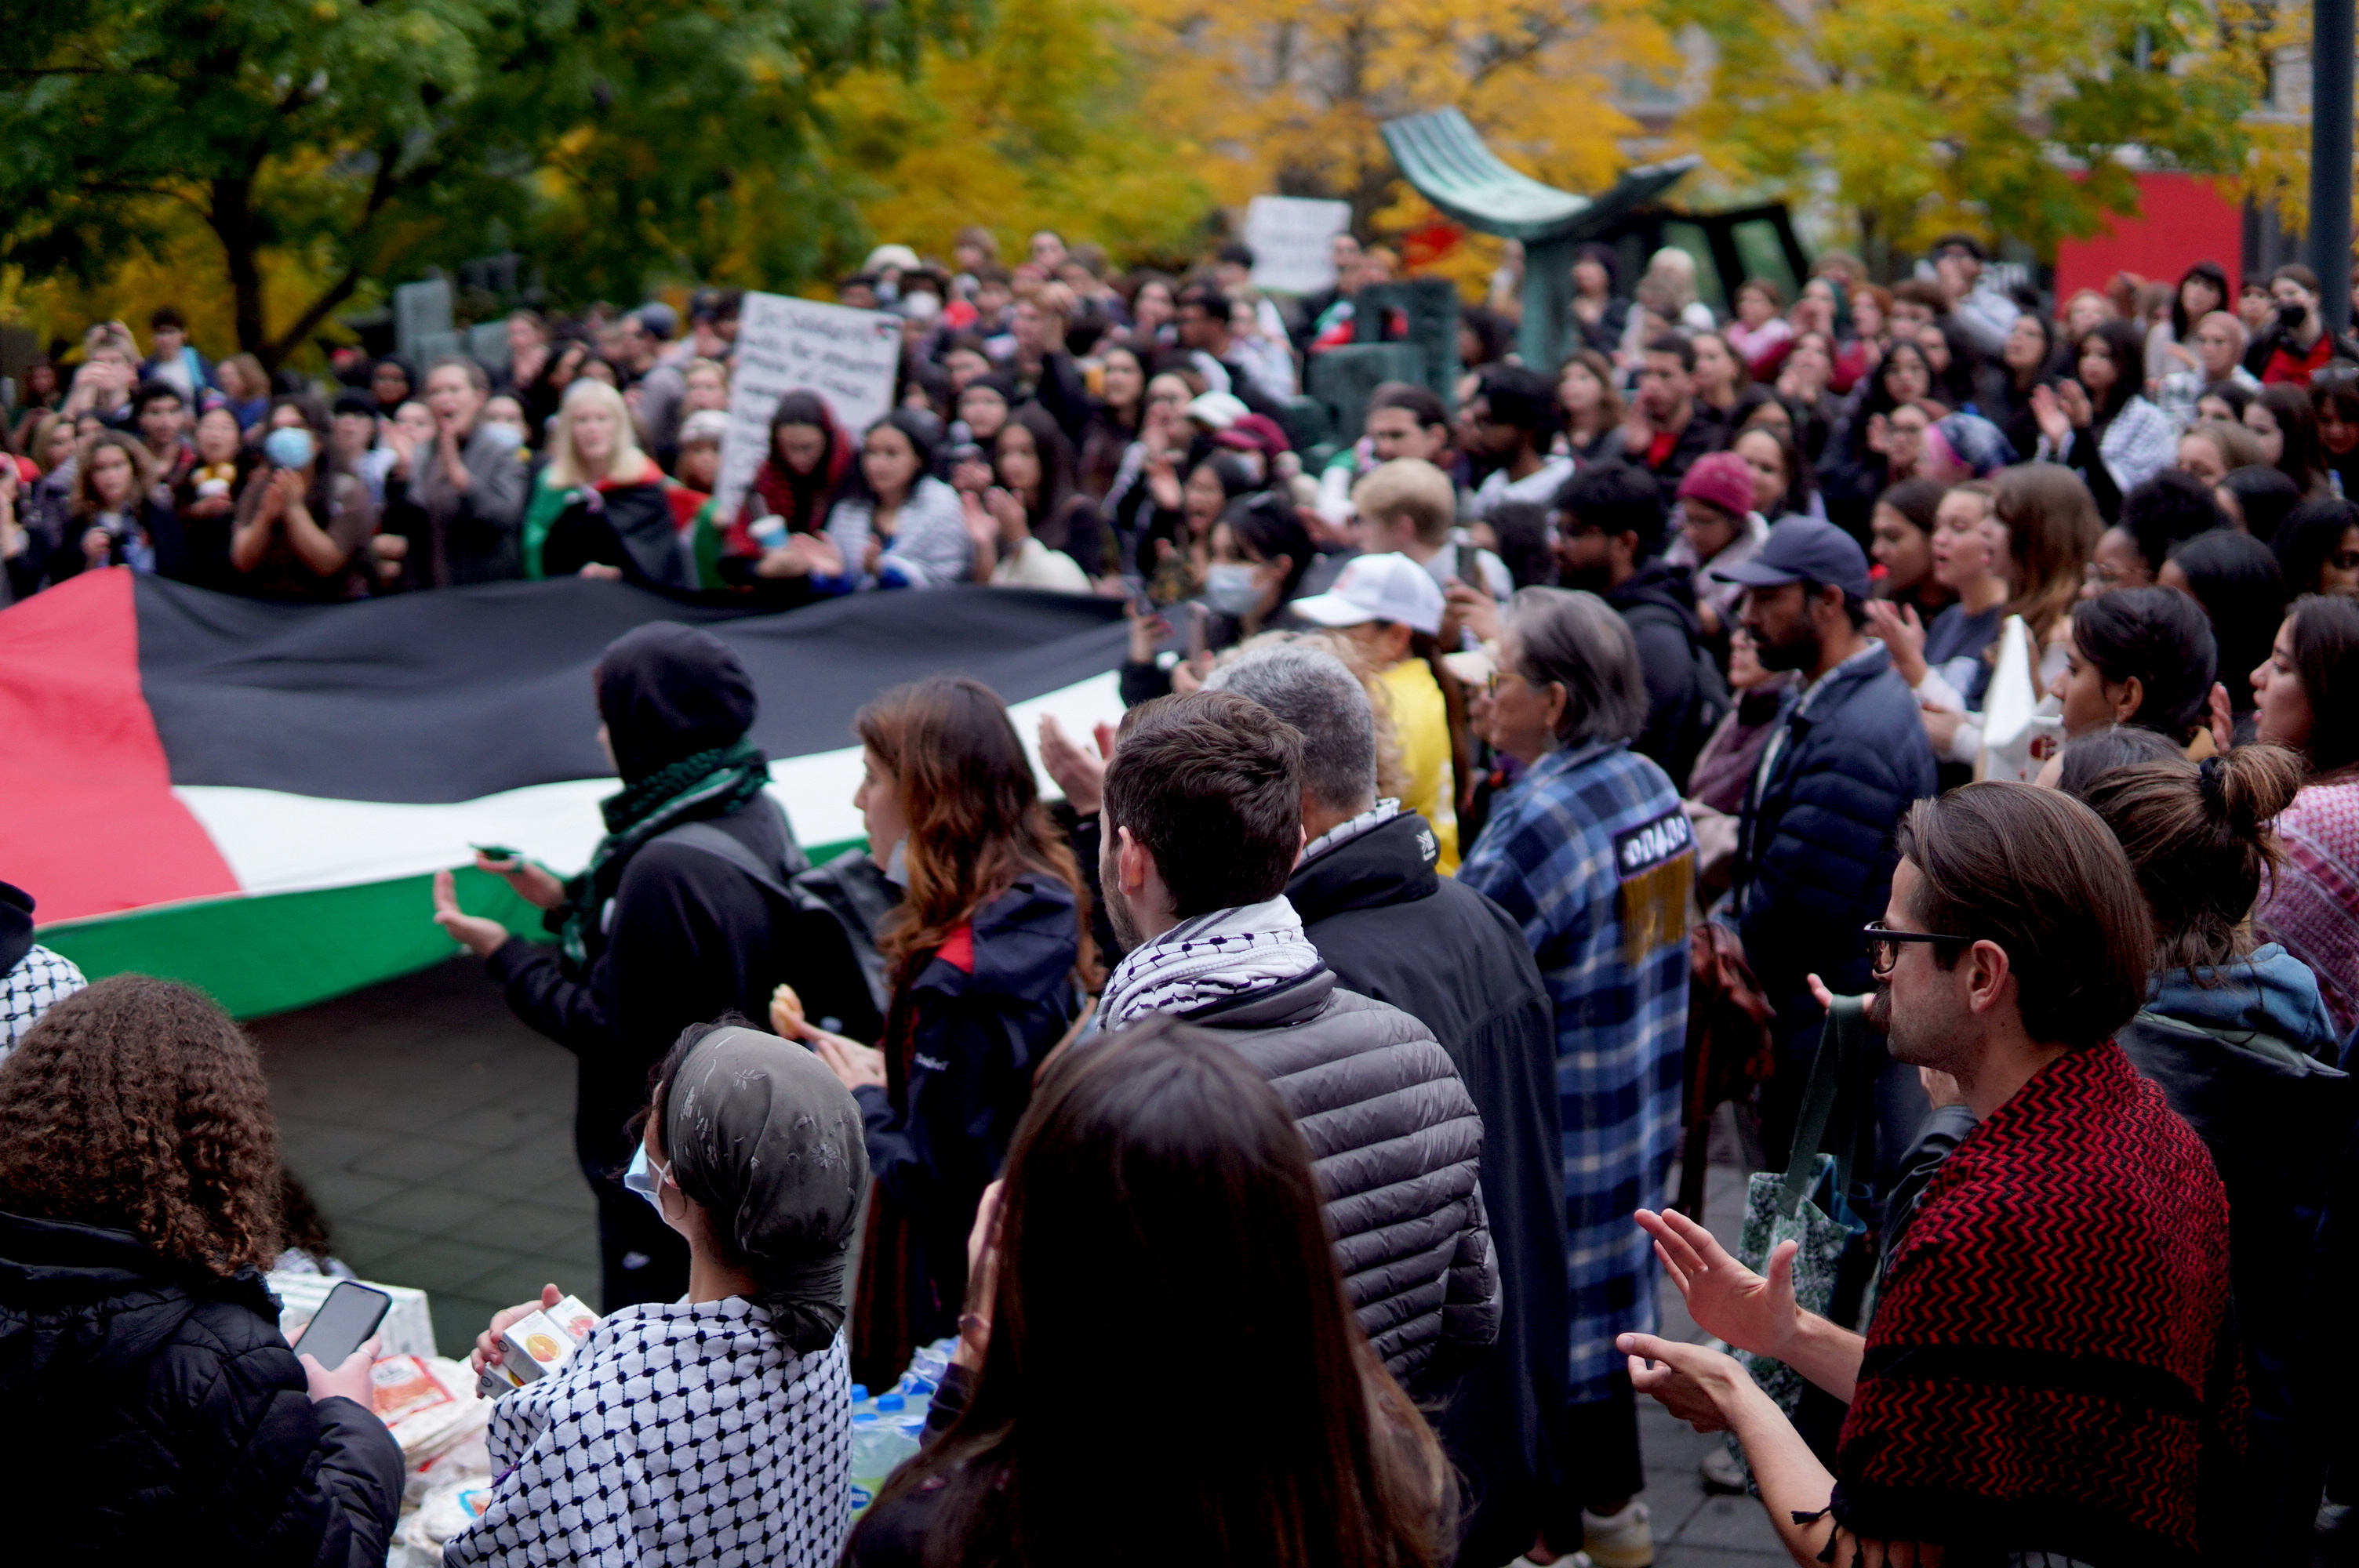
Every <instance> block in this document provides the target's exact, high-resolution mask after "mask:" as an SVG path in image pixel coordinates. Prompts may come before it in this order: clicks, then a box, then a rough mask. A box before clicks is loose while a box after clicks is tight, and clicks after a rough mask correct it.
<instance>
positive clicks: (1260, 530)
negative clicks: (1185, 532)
mask: <svg viewBox="0 0 2359 1568" xmlns="http://www.w3.org/2000/svg"><path fill="white" fill-rule="evenodd" d="M1221 524H1227V525H1228V530H1229V534H1230V535H1231V536H1232V537H1234V539H1235V540H1236V542H1237V543H1238V544H1239V545H1241V546H1244V547H1245V548H1246V549H1247V550H1250V551H1252V552H1253V553H1254V555H1256V556H1257V557H1260V558H1261V559H1262V560H1263V561H1264V562H1268V561H1274V560H1276V559H1277V557H1280V556H1284V557H1286V558H1287V562H1288V565H1287V571H1286V581H1285V583H1284V584H1283V585H1282V586H1281V587H1280V588H1279V589H1278V592H1277V601H1278V603H1280V604H1284V603H1286V602H1287V601H1288V600H1291V599H1292V598H1293V597H1294V595H1295V592H1296V590H1298V589H1300V588H1301V586H1302V574H1303V573H1304V572H1307V571H1309V570H1310V558H1311V557H1313V556H1315V555H1317V554H1318V546H1315V545H1313V544H1312V543H1311V542H1310V530H1309V529H1307V528H1305V527H1304V526H1303V525H1302V516H1301V514H1300V513H1299V512H1297V511H1296V510H1295V508H1294V505H1293V503H1291V502H1289V501H1288V500H1287V499H1286V498H1285V497H1284V496H1281V495H1279V494H1277V492H1274V491H1267V490H1257V491H1256V492H1253V493H1252V494H1250V495H1247V496H1244V497H1241V498H1240V499H1238V500H1235V501H1232V502H1230V503H1229V504H1228V505H1227V506H1226V507H1224V508H1223V510H1222V512H1221V521H1220V523H1216V524H1213V526H1214V527H1219V526H1220V525H1221Z"/></svg>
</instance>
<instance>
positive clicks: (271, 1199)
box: [0, 975, 281, 1276]
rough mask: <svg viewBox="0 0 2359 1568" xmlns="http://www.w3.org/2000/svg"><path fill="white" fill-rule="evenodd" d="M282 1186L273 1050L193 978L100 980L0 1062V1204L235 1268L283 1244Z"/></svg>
mask: <svg viewBox="0 0 2359 1568" xmlns="http://www.w3.org/2000/svg"><path fill="white" fill-rule="evenodd" d="M278 1194H279V1165H278V1123H277V1119H276V1118H275V1117H273V1116H272V1115H271V1111H270V1085H269V1082H268V1080H267V1079H266V1078H265V1077H264V1076H263V1075H262V1058H261V1056H260V1055H259V1054H257V1053H256V1052H255V1048H254V1043H253V1042H252V1041H250V1040H248V1039H247V1038H246V1037H245V1031H244V1030H242V1029H240V1028H239V1027H238V1026H237V1025H236V1024H235V1023H234V1022H231V1020H230V1016H229V1014H227V1013H225V1012H223V1011H222V1010H221V1009H220V1008H219V1007H218V1006H216V1005H215V1004H214V1003H213V1002H212V1000H209V999H207V998H206V997H205V996H203V995H202V994H201V993H200V992H198V991H196V990H193V989H190V988H189V987H187V986H184V985H180V984H179V983H178V982H176V981H173V980H159V979H150V978H149V977H148V976H146V975H116V976H114V978H113V979H103V980H100V981H99V982H98V983H96V984H95V985H93V986H92V987H90V989H87V990H83V991H79V992H77V993H75V994H74V995H72V996H70V997H68V998H66V999H65V1000H63V1001H60V1002H59V1003H57V1004H56V1005H55V1006H53V1007H51V1008H50V1009H49V1011H48V1012H47V1013H46V1014H44V1015H43V1017H42V1019H41V1021H40V1022H38V1023H36V1024H35V1025H33V1027H32V1028H31V1029H30V1030H29V1031H27V1033H26V1035H25V1037H24V1039H22V1040H21V1041H19V1042H18V1043H17V1045H16V1050H14V1051H12V1052H11V1053H9V1054H8V1058H7V1060H6V1061H5V1063H0V1210H5V1211H6V1212H8V1213H10V1214H16V1215H23V1216H25V1217H27V1218H30V1219H49V1220H56V1221H59V1222H60V1223H61V1224H66V1225H90V1226H96V1227H99V1228H101V1229H104V1230H127V1231H129V1232H131V1233H132V1234H133V1235H134V1236H136V1237H137V1238H139V1239H140V1240H141V1241H143V1242H145V1243H146V1244H147V1247H148V1248H149V1249H151V1250H153V1251H154V1252H155V1253H156V1254H157V1255H158V1257H160V1258H164V1259H168V1260H171V1261H173V1262H175V1263H183V1264H189V1265H191V1266H193V1267H196V1268H199V1269H202V1270H205V1271H207V1272H209V1273H213V1274H220V1275H224V1276H225V1275H229V1274H234V1273H235V1272H236V1271H238V1270H240V1269H242V1268H246V1267H253V1268H258V1269H266V1268H268V1267H269V1266H270V1262H271V1260H272V1259H274V1258H276V1257H277V1255H278V1252H279V1248H280V1245H281V1243H280V1230H279V1215H278Z"/></svg>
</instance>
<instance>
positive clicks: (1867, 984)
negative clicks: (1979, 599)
mask: <svg viewBox="0 0 2359 1568" xmlns="http://www.w3.org/2000/svg"><path fill="white" fill-rule="evenodd" d="M1778 723H1779V724H1780V725H1781V726H1782V727H1783V728H1784V730H1785V740H1784V743H1783V745H1782V746H1779V750H1778V754H1777V760H1776V762H1775V765H1774V768H1773V771H1772V772H1771V773H1770V775H1769V777H1768V778H1767V781H1766V782H1765V781H1764V780H1762V779H1759V778H1757V777H1756V779H1755V781H1754V784H1753V787H1752V789H1751V790H1750V791H1749V792H1747V794H1746V795H1745V816H1744V820H1743V824H1742V827H1741V828H1740V838H1739V840H1738V844H1739V848H1738V854H1737V869H1736V900H1737V902H1736V909H1737V933H1738V935H1741V936H1743V937H1744V939H1745V958H1746V960H1747V961H1748V962H1749V963H1751V964H1752V966H1753V972H1754V974H1755V975H1756V976H1757V977H1758V978H1759V979H1760V981H1761V988H1762V991H1763V993H1764V994H1765V995H1767V997H1768V999H1769V1003H1770V1005H1771V1006H1773V1007H1775V1008H1776V1009H1777V1021H1776V1022H1775V1023H1774V1024H1773V1025H1772V1027H1773V1028H1775V1029H1776V1031H1777V1037H1778V1039H1779V1041H1780V1043H1781V1044H1784V1045H1785V1047H1786V1048H1787V1049H1788V1051H1790V1050H1792V1049H1793V1048H1794V1047H1795V1046H1796V1045H1797V1044H1803V1045H1807V1044H1809V1043H1810V1042H1813V1041H1815V1040H1816V1039H1817V1038H1818V1032H1819V1022H1820V1011H1819V1005H1818V1003H1817V1002H1816V1001H1815V1000H1812V999H1811V996H1810V987H1809V985H1808V984H1807V983H1806V982H1805V979H1804V977H1805V976H1807V975H1809V974H1811V973H1813V972H1816V973H1817V974H1818V975H1819V976H1820V977H1821V979H1824V980H1825V981H1826V983H1827V989H1829V990H1831V991H1832V992H1834V993H1835V994H1836V995H1838V996H1846V995H1857V994H1859V993H1861V992H1863V991H1867V990H1871V989H1874V982H1873V980H1872V979H1870V978H1869V975H1868V972H1867V952H1866V949H1865V947H1864V945H1863V944H1862V943H1861V941H1860V935H1859V931H1860V927H1861V926H1863V925H1866V924H1867V923H1868V922H1869V921H1871V920H1881V919H1883V918H1884V905H1885V901H1886V899H1887V898H1888V897H1889V896H1890V895H1891V892H1892V869H1893V867H1894V866H1895V865H1897V863H1898V860H1899V857H1898V855H1897V853H1896V852H1895V851H1894V849H1893V845H1892V833H1893V829H1894V827H1897V825H1898V824H1899V821H1900V818H1901V816H1902V815H1903V814H1905V813H1906V812H1907V811H1908V807H1909V805H1910V803H1911V802H1913V801H1917V800H1920V799H1923V798H1925V797H1927V796H1930V795H1932V794H1933V793H1934V790H1935V784H1934V775H1933V747H1932V743H1931V742H1930V741H1928V740H1927V739H1926V738H1925V721H1924V720H1923V719H1921V718H1919V716H1918V710H1917V697H1916V695H1915V694H1914V693H1912V692H1911V691H1910V690H1909V689H1908V685H1907V683H1906V682H1904V681H1902V680H1901V678H1900V677H1899V676H1897V675H1896V674H1895V673H1893V669H1892V658H1891V655H1890V654H1887V653H1886V652H1885V650H1884V648H1883V646H1882V644H1880V643H1878V644H1872V645H1871V646H1870V648H1869V651H1868V652H1867V654H1864V656H1862V657H1860V658H1859V659H1857V660H1856V661H1855V662H1854V663H1851V664H1847V665H1840V666H1838V667H1837V668H1836V669H1834V670H1833V671H1832V672H1830V673H1829V674H1828V676H1827V677H1826V680H1825V683H1824V684H1823V685H1822V686H1821V687H1819V688H1818V689H1817V690H1816V691H1815V692H1813V693H1812V694H1810V696H1809V697H1807V698H1797V699H1792V700H1789V701H1788V704H1787V707H1786V709H1785V711H1784V712H1783V713H1782V714H1781V715H1780V716H1779V718H1778ZM1769 743H1770V744H1771V745H1773V746H1777V745H1778V744H1779V743H1778V741H1777V738H1776V737H1775V736H1773V737H1772V738H1771V740H1770V742H1769Z"/></svg>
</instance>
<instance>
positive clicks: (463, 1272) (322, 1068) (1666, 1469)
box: [252, 959, 1787, 1568]
mask: <svg viewBox="0 0 2359 1568" xmlns="http://www.w3.org/2000/svg"><path fill="white" fill-rule="evenodd" d="M252 1028H253V1033H254V1036H255V1039H256V1040H257V1041H259V1042H260V1043H261V1045H262V1047H263V1055H264V1061H265V1064H266V1066H267V1067H268V1069H269V1072H270V1080H271V1088H272V1093H273V1095H274V1097H275V1098H276V1101H277V1108H278V1123H279V1135H280V1139H281V1141H282V1142H283V1143H284V1145H285V1148H286V1152H287V1162H288V1165H289V1166H291V1167H292V1168H293V1170H294V1172H295V1173H296V1175H297V1176H298V1177H299V1178H300V1179H301V1181H302V1182H303V1184H304V1185H305V1186H306V1187H308V1188H309V1189H310V1193H311V1195H312V1198H313V1200H314V1201H315V1202H316V1203H317V1204H318V1205H319V1207H320V1211H321V1215H322V1216H323V1217H325V1218H326V1220H327V1222H328V1227H329V1231H330V1236H331V1239H332V1241H333V1243H334V1246H335V1249H336V1254H337V1256H339V1257H341V1258H342V1259H343V1260H345V1261H346V1262H348V1263H350V1264H351V1265H352V1266H353V1269H354V1271H357V1272H358V1273H359V1274H360V1275H361V1277H362V1278H364V1279H372V1280H383V1281H389V1282H392V1283H395V1284H404V1285H414V1286H417V1287H418V1288H419V1289H420V1290H423V1291H425V1292H427V1293H428V1296H429V1300H430V1301H431V1303H432V1305H433V1310H434V1333H435V1337H436V1338H437V1339H438V1340H440V1343H441V1347H442V1350H443V1352H444V1353H445V1354H446V1355H461V1354H463V1353H464V1349H465V1346H467V1345H468V1344H469V1343H470V1342H471V1341H472V1340H473V1338H474V1336H475V1335H476V1333H477V1332H478V1331H479V1330H480V1329H481V1328H482V1327H483V1325H484V1321H485V1320H486V1319H487V1318H489V1317H490V1315H491V1314H492V1313H493V1312H494V1311H495V1309H497V1308H499V1307H503V1306H506V1305H509V1304H510V1303H516V1302H520V1301H524V1300H527V1298H529V1297H531V1296H534V1295H536V1294H538V1292H539V1289H540V1287H541V1285H542V1284H543V1283H544V1282H546V1281H555V1282H556V1283H558V1284H560V1285H562V1286H564V1287H566V1288H567V1289H569V1290H571V1291H574V1292H577V1293H579V1294H581V1295H582V1296H583V1297H584V1298H586V1299H595V1297H596V1294H597V1287H598V1253H597V1242H596V1229H595V1226H594V1223H593V1221H592V1210H591V1206H590V1197H589V1194H588V1192H587V1191H586V1190H585V1189H584V1188H583V1186H582V1178H581V1176H580V1174H579V1173H578V1172H577V1171H576V1170H575V1168H574V1163H573V1151H572V1139H571V1123H572V1117H573V1089H572V1085H573V1060H572V1058H571V1056H569V1055H567V1054H565V1053H564V1052H563V1051H561V1050H560V1049H558V1047H556V1046H555V1045H552V1044H549V1042H548V1041H546V1040H543V1039H541V1038H540V1037H539V1036H538V1035H537V1034H535V1033H532V1032H531V1031H530V1030H527V1029H526V1028H525V1027H524V1026H523V1025H521V1024H519V1023H517V1022H516V1021H515V1020H514V1019H513V1018H511V1017H510V1016H509V1015H508V1011H507V1009H506V1007H505V1006H504V1005H503V1004H502V1002H501V1000H500V998H499V994H498V992H497V991H495V989H493V988H492V987H491V985H490V984H489V983H487V982H486V981H485V980H484V978H483V972H482V967H481V966H480V965H478V964H476V963H474V962H473V961H472V960H465V959H458V960H453V961H452V962H451V963H448V964H445V965H443V966H441V967H440V968H435V969H429V970H427V971H426V972H424V973H423V974H419V975H412V976H410V977H408V979H399V980H395V981H392V982H390V983H389V984H386V985H382V986H377V987H375V988H373V989H369V990H365V991H361V992H358V993H356V994H354V995H353V996H348V997H344V998H342V999H340V1000H335V1001H332V1002H325V1003H322V1004H321V1005H320V1006H318V1007H313V1008H307V1009H305V1010H303V1011H300V1012H292V1013H287V1014H283V1015H281V1016H280V1017H277V1018H271V1019H264V1020H261V1021H260V1022H256V1023H255V1024H254V1025H253V1026H252ZM1731 1147H1732V1146H1731V1145H1730V1141H1728V1140H1727V1139H1724V1138H1723V1139H1721V1140H1719V1141H1717V1145H1716V1147H1715V1151H1714V1157H1715V1160H1716V1161H1718V1160H1720V1159H1722V1158H1733V1153H1730V1152H1728V1151H1729V1149H1730V1148H1731ZM1706 1190H1707V1202H1706V1206H1705V1207H1706V1216H1705V1217H1706V1219H1707V1220H1708V1222H1709V1223H1710V1224H1711V1226H1712V1229H1713V1230H1714V1231H1716V1232H1718V1233H1719V1234H1720V1235H1721V1236H1722V1237H1723V1239H1727V1240H1731V1241H1733V1240H1734V1236H1735V1232H1736V1225H1737V1220H1738V1218H1739V1217H1740V1215H1741V1213H1742V1210H1743V1204H1744V1182H1743V1179H1742V1176H1741V1174H1740V1173H1739V1172H1738V1171H1737V1170H1736V1169H1735V1168H1734V1166H1733V1165H1723V1164H1717V1163H1716V1164H1715V1166H1714V1169H1713V1170H1712V1180H1711V1182H1710V1184H1709V1185H1708V1187H1707V1189H1706ZM1665 1295H1666V1298H1667V1299H1666V1300H1665V1302H1664V1322H1665V1332H1666V1333H1669V1334H1673V1335H1678V1336H1683V1337H1693V1336H1694V1325H1692V1324H1691V1323H1690V1322H1689V1320H1688V1318H1687V1315H1686V1314H1685V1313H1684V1312H1683V1311H1681V1309H1680V1299H1679V1294H1678V1292H1675V1291H1670V1290H1669V1289H1668V1288H1667V1289H1666V1291H1665ZM1639 1427H1640V1431H1641V1433H1642V1435H1643V1441H1644V1444H1645V1448H1646V1454H1647V1505H1648V1507H1649V1508H1651V1509H1653V1511H1654V1516H1655V1540H1656V1542H1657V1547H1658V1551H1657V1554H1656V1559H1655V1561H1656V1563H1657V1564H1658V1568H1755V1565H1767V1564H1773V1563H1785V1562H1786V1561H1787V1558H1786V1555H1785V1553H1784V1552H1782V1551H1781V1550H1780V1549H1779V1548H1778V1546H1777V1537H1776V1536H1775V1534H1774V1533H1772V1531H1771V1530H1770V1528H1769V1522H1768V1519H1767V1518H1766V1517H1765V1516H1764V1515H1763V1513H1762V1511H1761V1505H1760V1504H1759V1503H1757V1502H1755V1501H1754V1500H1752V1499H1751V1498H1725V1497H1719V1498H1712V1497H1706V1496H1705V1495H1704V1492H1703V1489H1702V1485H1701V1481H1700V1480H1699V1478H1698V1476H1697V1474H1696V1463H1697V1461H1698V1459H1699V1458H1701V1455H1702V1454H1703V1453H1704V1451H1705V1450H1706V1449H1707V1448H1709V1447H1711V1446H1712V1445H1713V1444H1718V1443H1719V1442H1720V1439H1719V1438H1717V1437H1702V1436H1699V1435H1698V1434H1696V1433H1693V1432H1690V1430H1689V1429H1688V1428H1687V1427H1686V1426H1685V1425H1683V1424H1682V1423H1680V1422H1676V1421H1673V1420H1672V1419H1671V1418H1670V1417H1669V1414H1668V1413H1666V1412H1665V1411H1663V1410H1662V1408H1661V1407H1660V1406H1658V1405H1656V1404H1655V1403H1653V1402H1652V1401H1651V1400H1641V1401H1640V1402H1639ZM1466 1568H1501V1565H1499V1564H1493V1563H1470V1564H1467V1565H1466Z"/></svg>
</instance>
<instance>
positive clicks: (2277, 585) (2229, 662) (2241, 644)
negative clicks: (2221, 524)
mask: <svg viewBox="0 0 2359 1568" xmlns="http://www.w3.org/2000/svg"><path fill="white" fill-rule="evenodd" d="M2170 559H2171V563H2172V564H2174V565H2176V566H2177V567H2178V568H2179V569H2180V571H2181V572H2182V573H2184V574H2185V575H2186V578H2187V591H2188V592H2190V593H2191V594H2193V595H2194V596H2195V602H2196V603H2198V604H2200V605H2201V606H2202V607H2203V613H2204V614H2206V615H2208V616H2210V617H2211V618H2212V642H2213V643H2216V644H2217V645H2218V647H2219V650H2220V673H2221V675H2222V676H2223V677H2224V678H2225V681H2226V684H2227V687H2228V701H2229V706H2230V707H2231V708H2234V710H2235V711H2236V712H2238V713H2245V712H2249V711H2251V709H2252V707H2253V683H2252V682H2251V681H2249V680H2246V679H2245V676H2246V675H2248V674H2249V673H2250V672H2251V671H2252V670H2253V669H2254V668H2255V667H2256V666H2257V665H2264V664H2267V662H2268V657H2269V648H2270V646H2271V645H2272V644H2273V643H2276V641H2277V627H2278V626H2279V625H2281V624H2283V623H2284V621H2285V607H2286V589H2285V574H2284V573H2282V572H2280V571H2279V570H2278V569H2277V556H2276V554H2275V553H2274V552H2272V551H2271V550H2270V548H2269V547H2268V546H2267V545H2264V544H2262V543H2261V542H2260V541H2259V540H2258V539H2256V538H2254V537H2253V536H2252V535H2250V534H2239V533H2237V532H2235V531H2234V529H2232V528H2220V529H2215V530H2213V531H2212V533H2209V534H2205V535H2201V536H2199V537H2197V538H2193V539H2190V540H2189V541H2188V542H2187V543H2186V544H2185V545H2183V546H2180V550H2179V553H2178V554H2177V555H2175V556H2172V557H2170Z"/></svg>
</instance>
